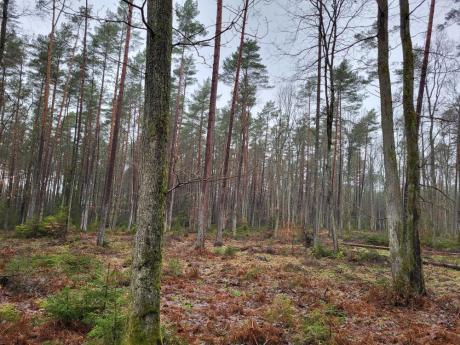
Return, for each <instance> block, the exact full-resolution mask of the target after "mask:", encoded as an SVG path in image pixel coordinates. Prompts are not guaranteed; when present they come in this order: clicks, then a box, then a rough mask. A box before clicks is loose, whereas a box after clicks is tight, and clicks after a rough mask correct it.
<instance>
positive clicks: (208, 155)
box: [196, 0, 222, 250]
mask: <svg viewBox="0 0 460 345" xmlns="http://www.w3.org/2000/svg"><path fill="white" fill-rule="evenodd" d="M221 31H222V0H217V11H216V34H215V39H214V59H213V66H212V80H211V95H210V101H209V114H208V130H207V133H206V148H205V157H204V168H203V169H204V171H203V181H202V182H201V199H200V201H199V208H198V233H197V238H196V248H197V249H200V250H202V249H204V244H205V236H206V235H205V233H206V226H207V225H206V224H207V219H208V208H209V181H208V179H209V177H210V176H211V168H212V164H211V163H212V162H211V161H212V150H213V145H214V123H215V117H216V101H217V86H218V83H219V65H220V44H221Z"/></svg>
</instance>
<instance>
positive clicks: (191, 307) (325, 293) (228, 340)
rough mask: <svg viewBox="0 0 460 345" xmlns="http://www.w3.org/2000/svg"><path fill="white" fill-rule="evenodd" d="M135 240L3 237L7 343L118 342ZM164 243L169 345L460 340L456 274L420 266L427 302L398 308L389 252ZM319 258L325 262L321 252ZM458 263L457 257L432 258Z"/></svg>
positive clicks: (0, 258) (189, 240)
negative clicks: (198, 247)
mask: <svg viewBox="0 0 460 345" xmlns="http://www.w3.org/2000/svg"><path fill="white" fill-rule="evenodd" d="M131 241H132V235H131V234H124V233H122V232H117V233H116V234H109V236H108V245H107V246H106V247H104V248H98V247H96V246H95V245H94V243H95V236H94V234H76V233H72V234H71V235H70V236H69V238H68V240H67V241H66V242H62V241H60V240H52V239H51V240H50V239H47V238H38V239H23V238H14V237H9V236H3V237H2V238H1V244H0V269H1V273H0V276H1V277H2V288H1V290H0V319H1V320H0V344H2V343H5V344H14V343H23V344H101V345H105V344H114V345H116V344H118V342H119V339H120V337H121V336H122V333H123V332H122V330H123V325H124V323H125V321H126V310H127V301H128V300H129V275H130V265H131V253H130V252H131V243H132V242H131ZM193 243H194V236H193V235H183V236H180V237H177V236H169V235H166V240H165V255H164V263H163V267H164V270H163V277H162V284H163V285H162V316H163V323H164V327H165V331H164V334H165V336H166V337H167V339H168V341H167V343H168V344H264V343H265V344H299V345H301V344H389V343H394V344H458V343H460V338H459V334H460V323H459V318H458V315H459V313H460V302H459V301H460V272H458V271H454V270H449V269H446V268H440V267H433V266H425V278H426V282H427V287H428V295H427V296H426V297H423V298H421V299H420V300H418V301H414V302H413V304H411V305H410V306H407V307H396V306H394V305H393V304H392V302H391V286H390V277H389V268H388V262H387V259H386V255H387V253H385V251H380V250H367V249H362V248H345V247H344V248H343V252H341V254H340V255H323V254H327V253H329V250H330V248H331V245H330V243H329V242H328V241H325V245H324V248H322V251H321V253H319V252H318V251H316V252H315V251H312V250H311V249H304V248H303V247H302V246H301V245H300V243H295V242H293V241H290V240H289V241H282V240H277V239H273V238H270V239H263V238H262V237H261V236H260V235H259V234H257V235H256V236H254V237H251V236H244V237H241V238H238V239H236V240H231V239H227V240H226V242H225V246H224V247H222V248H221V249H215V248H214V247H212V244H211V243H212V241H209V242H208V247H207V250H206V251H205V252H204V253H197V252H196V251H195V250H194V249H193ZM320 254H321V255H320ZM436 260H445V261H449V262H452V260H457V257H452V256H447V255H446V256H445V257H444V256H439V255H438V256H437V257H436Z"/></svg>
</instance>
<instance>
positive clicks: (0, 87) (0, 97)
mask: <svg viewBox="0 0 460 345" xmlns="http://www.w3.org/2000/svg"><path fill="white" fill-rule="evenodd" d="M9 2H10V0H3V8H2V26H1V29H0V66H2V67H3V66H4V65H3V57H4V56H5V43H6V24H7V22H8V6H9ZM4 87H5V86H4V80H3V78H2V79H1V80H0V111H2V109H3V102H4V97H5V90H4ZM0 125H3V122H2V123H0ZM0 139H1V135H0Z"/></svg>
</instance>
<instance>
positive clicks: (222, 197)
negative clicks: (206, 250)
mask: <svg viewBox="0 0 460 345" xmlns="http://www.w3.org/2000/svg"><path fill="white" fill-rule="evenodd" d="M248 7H249V0H245V3H244V9H243V23H242V27H241V35H240V46H239V47H238V59H237V62H236V71H235V81H234V84H233V93H232V105H231V108H230V114H229V120H228V131H227V140H226V145H225V153H224V166H223V169H222V178H223V180H222V187H221V190H220V194H219V201H218V206H217V212H218V215H217V233H216V241H215V244H216V245H222V233H223V231H224V228H225V223H226V218H227V217H226V203H227V196H228V187H227V184H228V181H227V179H228V173H229V161H230V147H231V143H232V132H233V121H234V118H235V113H236V106H237V101H238V90H239V83H240V72H241V61H242V59H243V47H244V37H245V32H246V21H247V15H248Z"/></svg>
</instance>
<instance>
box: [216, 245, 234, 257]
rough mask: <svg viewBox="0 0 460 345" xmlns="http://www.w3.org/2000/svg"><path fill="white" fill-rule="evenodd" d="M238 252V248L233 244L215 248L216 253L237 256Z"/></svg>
mask: <svg viewBox="0 0 460 345" xmlns="http://www.w3.org/2000/svg"><path fill="white" fill-rule="evenodd" d="M237 252H238V248H236V247H232V246H227V247H217V248H215V249H214V253H215V254H217V255H223V256H228V257H231V256H235V254H236V253H237Z"/></svg>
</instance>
